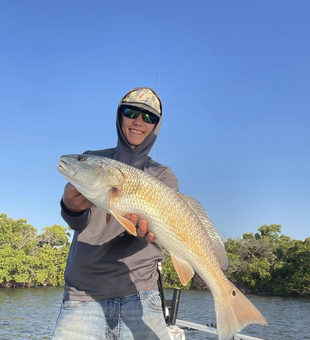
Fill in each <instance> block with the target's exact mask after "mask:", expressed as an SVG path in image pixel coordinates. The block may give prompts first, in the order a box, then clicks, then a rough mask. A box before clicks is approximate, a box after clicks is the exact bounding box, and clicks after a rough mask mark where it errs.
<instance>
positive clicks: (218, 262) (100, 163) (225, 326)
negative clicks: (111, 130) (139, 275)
mask: <svg viewBox="0 0 310 340" xmlns="http://www.w3.org/2000/svg"><path fill="white" fill-rule="evenodd" d="M58 164H59V166H58V170H59V171H60V172H61V173H62V175H63V176H64V177H65V178H66V179H67V180H68V181H69V182H70V183H71V184H72V185H73V186H75V187H76V189H77V190H78V191H79V192H80V193H81V194H82V195H83V196H84V197H86V198H87V199H88V200H90V201H91V202H93V203H94V204H95V205H96V206H98V207H99V208H101V209H103V210H105V211H106V212H108V213H110V214H112V215H113V216H114V217H115V218H116V219H117V220H118V221H119V222H120V224H121V225H123V227H124V228H126V230H127V231H128V232H130V233H132V234H134V235H136V228H135V226H134V225H133V223H132V222H130V221H129V220H127V219H126V218H125V217H124V216H125V215H126V214H128V213H135V214H137V215H139V216H140V218H144V219H146V220H147V221H148V223H149V227H148V228H149V230H150V231H153V232H154V234H155V235H156V240H158V241H159V242H160V243H161V245H162V246H163V247H164V248H165V249H166V250H167V251H168V252H169V253H170V255H171V258H172V261H173V264H174V266H175V269H176V271H177V273H178V275H179V278H180V280H181V283H182V284H183V285H186V284H187V283H188V281H189V280H190V279H191V278H192V277H193V275H194V271H196V272H197V273H198V274H199V275H200V276H201V278H202V279H203V280H204V281H205V282H206V284H207V285H208V287H209V288H210V290H211V292H212V295H213V298H214V302H215V312H216V320H217V333H218V339H219V340H228V339H230V338H232V337H233V336H234V335H235V334H236V333H237V332H239V331H241V330H242V329H243V328H244V327H246V326H247V325H249V324H252V323H256V324H261V325H265V326H266V325H267V322H266V320H265V318H264V317H263V316H262V314H261V313H260V312H259V311H258V310H257V309H256V308H255V307H254V305H253V304H252V303H251V302H250V301H249V300H248V299H247V298H246V297H245V296H244V295H243V294H242V293H241V292H240V291H239V290H238V289H237V288H236V287H235V286H234V285H233V284H232V283H231V282H230V281H229V280H228V279H227V278H226V276H225V275H224V273H223V271H222V269H227V266H228V260H227V254H226V251H225V247H224V245H223V243H222V241H221V239H220V237H219V235H218V233H217V231H216V229H215V227H214V225H213V223H212V221H211V220H210V218H209V216H208V214H207V213H206V212H205V210H204V208H203V207H202V206H201V204H200V203H199V202H198V201H197V200H196V199H194V198H192V197H189V196H186V195H184V194H180V193H177V192H175V191H174V190H173V189H171V188H170V187H168V186H167V185H165V184H164V183H162V182H161V181H160V180H158V179H156V178H155V177H153V176H151V175H149V174H147V173H145V172H143V171H141V170H139V169H136V168H134V167H131V166H129V165H127V164H124V163H121V162H118V161H115V160H112V159H109V158H105V157H100V156H90V155H68V156H62V157H61V158H60V161H59V163H58Z"/></svg>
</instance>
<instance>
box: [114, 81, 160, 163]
mask: <svg viewBox="0 0 310 340" xmlns="http://www.w3.org/2000/svg"><path fill="white" fill-rule="evenodd" d="M124 105H128V106H134V107H138V108H141V109H144V110H147V111H150V112H151V113H153V114H155V115H156V116H158V117H159V121H158V123H157V124H156V126H155V127H154V129H153V131H152V132H151V133H150V134H149V135H148V136H147V137H146V138H145V140H144V141H143V142H142V143H141V144H140V145H138V146H137V147H136V148H134V149H132V148H131V147H130V146H129V144H128V142H127V140H126V138H125V137H124V134H123V131H122V128H121V119H122V106H124ZM161 121H162V103H161V99H160V98H159V96H158V95H157V94H156V92H155V91H153V90H152V89H151V88H149V87H136V88H133V89H132V90H130V91H129V92H128V93H126V94H125V96H124V97H123V98H122V99H121V101H120V103H119V105H118V109H117V116H116V129H117V135H118V142H117V154H120V153H123V154H131V155H132V158H133V159H135V161H134V163H137V160H138V158H141V161H142V158H144V157H146V156H147V155H148V154H149V152H150V151H151V149H152V147H153V145H154V144H155V141H156V138H157V136H158V133H159V130H160V126H161ZM138 155H140V157H139V156H138ZM118 158H119V157H117V158H116V159H118ZM121 158H123V157H121ZM126 158H128V155H127V157H126ZM119 160H121V159H119ZM125 163H127V164H131V165H134V164H132V162H131V161H130V163H128V161H126V162H125ZM138 163H140V162H138ZM137 167H139V168H140V166H137Z"/></svg>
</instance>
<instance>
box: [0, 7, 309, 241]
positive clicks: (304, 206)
mask: <svg viewBox="0 0 310 340" xmlns="http://www.w3.org/2000/svg"><path fill="white" fill-rule="evenodd" d="M309 12H310V2H309V1H307V0H304V1H302V0H299V1H285V0H281V1H280V0H275V1H245V0H244V1H236V0H234V1H215V0H214V1H211V0H199V1H190V2H188V1H186V2H185V1H184V2H182V1H181V2H180V1H157V2H153V1H147V0H146V1H124V0H121V1H118V0H115V1H113V2H112V1H109V2H108V1H99V0H93V1H77V0H76V1H69V0H68V1H59V0H55V1H34V0H33V1H32V0H29V1H17V0H10V1H7V2H1V4H0V39H1V49H0V117H1V124H0V143H1V149H2V150H1V163H0V165H1V166H0V178H1V191H0V213H1V212H6V213H7V214H8V216H9V217H12V218H26V219H27V221H28V223H29V224H31V225H33V226H34V227H35V228H37V229H38V231H39V232H40V230H41V229H42V228H44V227H46V226H51V225H53V224H62V225H64V226H65V225H66V224H65V222H64V221H63V220H62V218H61V216H60V212H59V210H60V208H59V201H60V197H61V195H62V192H63V188H64V185H65V183H66V182H65V180H64V179H63V178H62V176H61V175H60V173H59V172H58V171H57V170H56V168H57V162H58V159H59V156H61V155H63V154H71V153H82V152H84V151H85V150H88V149H90V150H96V149H103V148H108V147H114V146H115V144H116V129H115V114H116V109H117V105H118V102H119V100H120V99H121V97H122V96H123V95H124V94H125V93H126V92H127V91H128V90H130V89H131V88H133V87H137V86H149V87H152V88H154V89H155V90H156V88H157V78H158V70H159V69H160V84H159V95H160V96H161V98H162V101H163V125H162V129H161V132H160V135H159V138H158V139H157V142H156V146H155V160H156V161H158V162H160V163H162V164H165V165H168V166H170V167H171V168H172V170H173V171H174V172H175V174H176V175H177V177H178V179H179V184H180V192H182V193H184V194H187V195H190V196H193V197H196V198H197V199H198V200H199V201H200V202H201V203H202V204H203V206H204V207H205V209H206V210H207V211H208V213H209V215H210V217H211V219H212V220H213V222H214V224H215V226H216V228H217V229H218V231H219V233H220V234H221V235H222V236H224V237H225V238H229V237H232V238H235V237H237V236H240V237H241V236H242V234H243V233H245V232H247V233H249V232H253V233H255V232H256V231H257V229H258V228H259V227H260V226H261V225H264V224H267V225H270V224H281V225H282V233H283V234H285V235H288V236H290V237H292V238H295V239H301V240H304V239H305V238H306V237H309V236H310V231H309V230H310V215H309V210H310V209H309V206H310V160H309V149H310V136H309V135H310V133H309V129H310V118H309V116H310V99H309V98H310V97H309V93H310V62H309V60H310V45H309V41H310V20H309Z"/></svg>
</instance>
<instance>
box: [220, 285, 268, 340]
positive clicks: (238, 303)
mask: <svg viewBox="0 0 310 340" xmlns="http://www.w3.org/2000/svg"><path fill="white" fill-rule="evenodd" d="M228 283H229V285H230V292H231V295H230V296H228V297H227V296H226V297H223V296H222V297H218V298H216V299H215V310H216V319H217V333H218V339H219V340H229V339H231V338H232V337H233V336H234V335H235V334H237V333H238V332H240V331H241V330H242V329H243V328H244V327H246V326H248V325H250V324H259V325H263V326H268V323H267V321H266V320H265V318H264V317H263V315H262V314H261V313H260V312H259V311H258V310H257V309H256V307H254V305H253V304H252V303H251V302H250V301H249V300H248V299H247V298H246V297H245V296H244V295H243V294H242V293H241V292H240V291H239V289H237V288H236V287H235V286H234V285H233V284H232V283H231V282H230V281H228Z"/></svg>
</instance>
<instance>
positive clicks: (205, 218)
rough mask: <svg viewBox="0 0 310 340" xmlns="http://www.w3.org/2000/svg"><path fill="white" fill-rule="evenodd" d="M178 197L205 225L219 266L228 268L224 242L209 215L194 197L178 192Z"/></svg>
mask: <svg viewBox="0 0 310 340" xmlns="http://www.w3.org/2000/svg"><path fill="white" fill-rule="evenodd" d="M178 195H179V197H180V198H181V199H182V200H183V201H184V202H185V203H186V204H187V205H188V206H189V207H190V208H191V209H192V210H193V211H194V212H195V213H196V215H197V216H198V218H199V220H200V221H201V223H202V224H203V226H204V227H205V230H206V231H207V233H208V235H209V237H210V239H211V242H212V245H213V247H214V249H215V252H216V255H217V259H218V260H219V263H220V266H221V268H222V269H223V270H225V269H227V268H228V258H227V253H226V250H225V246H224V243H223V242H222V240H221V238H220V236H219V234H218V232H217V230H216V229H215V226H214V224H213V223H212V221H211V219H210V217H209V215H208V214H207V212H206V211H205V209H204V208H203V206H202V205H201V203H200V202H199V201H197V200H196V198H193V197H190V196H187V195H184V194H181V193H178Z"/></svg>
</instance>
